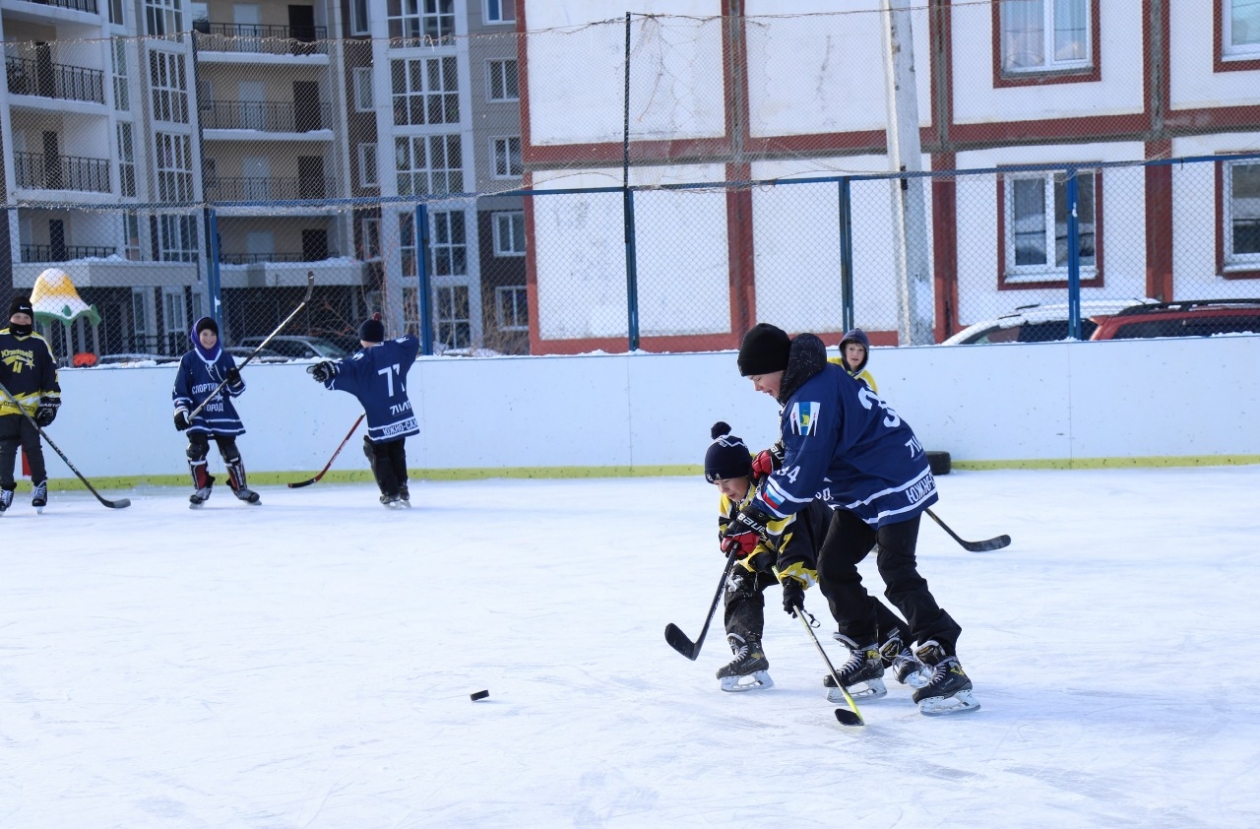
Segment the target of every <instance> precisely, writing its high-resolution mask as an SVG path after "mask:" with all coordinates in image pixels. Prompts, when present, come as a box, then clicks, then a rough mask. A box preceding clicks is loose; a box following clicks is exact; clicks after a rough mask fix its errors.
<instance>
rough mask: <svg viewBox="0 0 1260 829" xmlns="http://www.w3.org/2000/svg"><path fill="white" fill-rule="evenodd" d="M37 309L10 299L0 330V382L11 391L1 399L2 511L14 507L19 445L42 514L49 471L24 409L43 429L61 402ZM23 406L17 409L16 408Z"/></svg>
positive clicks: (35, 504) (22, 300)
mask: <svg viewBox="0 0 1260 829" xmlns="http://www.w3.org/2000/svg"><path fill="white" fill-rule="evenodd" d="M34 315H35V311H34V309H33V308H32V307H31V299H30V297H28V296H26V295H25V294H20V295H18V296H15V297H13V299H12V301H10V303H9V326H8V327H7V328H5V329H4V330H2V331H0V354H3V355H4V359H3V360H0V383H2V384H3V385H4V387H5V388H6V389H8V390H9V394H11V395H13V398H14V400H16V401H17V404H15V403H14V402H13V401H12V400H10V399H9V398H8V396H3V397H0V515H3V514H4V512H5V510H7V509H8V508H9V507H11V506H13V490H14V488H15V487H16V486H17V482H16V481H15V480H14V478H13V471H14V467H15V466H16V464H17V448H18V444H19V443H20V444H21V445H22V452H23V453H24V454H25V455H26V462H27V463H28V464H30V467H31V506H32V507H34V508H35V510H36V512H43V511H44V506H45V505H46V504H47V503H48V472H47V469H46V467H45V466H44V449H43V447H42V446H41V445H40V442H39V430H37V429H36V428H35V427H34V426H32V425H31V422H30V421H29V420H27V419H26V415H24V414H22V412H23V410H25V412H26V413H27V414H29V415H31V416H32V417H33V418H35V422H36V423H38V424H39V425H40V428H44V427H46V426H49V425H50V424H52V422H53V419H54V418H56V417H57V409H58V407H59V406H61V386H60V385H59V383H58V377H57V360H56V358H55V357H53V354H52V349H51V348H49V346H48V341H47V340H45V339H44V338H43V337H41V336H40V335H39V334H36V333H35V316H34ZM19 405H20V406H21V408H18V406H19Z"/></svg>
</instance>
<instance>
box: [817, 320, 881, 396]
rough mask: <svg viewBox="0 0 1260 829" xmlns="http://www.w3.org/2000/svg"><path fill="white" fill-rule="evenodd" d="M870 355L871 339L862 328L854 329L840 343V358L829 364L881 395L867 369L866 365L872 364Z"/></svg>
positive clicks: (830, 360)
mask: <svg viewBox="0 0 1260 829" xmlns="http://www.w3.org/2000/svg"><path fill="white" fill-rule="evenodd" d="M870 354H871V341H870V338H869V337H867V336H866V332H865V331H863V330H862V329H861V328H854V329H853V330H852V331H850V332H849V333H847V334H845V335H844V339H842V340H841V341H840V356H839V357H831V358H829V359H828V360H827V362H829V363H835V364H836V365H838V366H840V367H841V368H842V369H844V370H845V371H847V372H849V376H850V377H856V378H857V379H858V380H861V381H862V382H863V383H865V384H866V385H867V386H869V387H870V390H871V391H873V392H875V393H876V394H879V386H877V385H875V378H874V377H873V376H872V375H871V372H870V371H869V370H867V368H866V364H867V363H868V362H870Z"/></svg>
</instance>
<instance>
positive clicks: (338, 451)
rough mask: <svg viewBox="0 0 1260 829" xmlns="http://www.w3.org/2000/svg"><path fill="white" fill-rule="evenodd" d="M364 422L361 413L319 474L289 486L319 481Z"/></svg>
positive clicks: (294, 487)
mask: <svg viewBox="0 0 1260 829" xmlns="http://www.w3.org/2000/svg"><path fill="white" fill-rule="evenodd" d="M362 422H363V415H359V419H358V420H356V421H355V422H354V425H353V426H351V427H350V431H349V432H346V437H345V439H344V440H342V441H341V445H340V446H338V447H337V451H336V452H333V454H332V457H331V458H329V459H328V463H326V464H324V468H323V469H321V470H319V474H318V475H316V476H315V477H314V478H307V479H306V480H305V481H298V482H297V483H295V484H289V488H290V489H297V488H298V487H302V486H310V485H311V484H313V483H317V482H318V481H319V479H320V478H322V477H324V473H325V472H327V471H328V470H329V468H330V467H331V466H332V465H333V461H335V460H337V456H338V455H340V454H341V450H342V449H345V448H346V444H347V443H349V442H350V438H351V436H353V435H354V433H355V431H356V430H357V429H358V428H359V424H360V423H362Z"/></svg>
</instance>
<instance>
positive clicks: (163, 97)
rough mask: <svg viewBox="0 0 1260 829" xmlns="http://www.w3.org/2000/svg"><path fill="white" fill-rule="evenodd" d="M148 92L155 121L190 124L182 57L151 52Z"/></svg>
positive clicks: (178, 54)
mask: <svg viewBox="0 0 1260 829" xmlns="http://www.w3.org/2000/svg"><path fill="white" fill-rule="evenodd" d="M149 89H150V90H151V93H152V101H151V103H152V115H153V120H154V121H165V122H167V123H171V124H187V123H188V78H187V76H186V71H185V68H184V56H183V55H182V54H180V53H177V52H163V51H158V50H156V49H154V50H152V51H150V52H149Z"/></svg>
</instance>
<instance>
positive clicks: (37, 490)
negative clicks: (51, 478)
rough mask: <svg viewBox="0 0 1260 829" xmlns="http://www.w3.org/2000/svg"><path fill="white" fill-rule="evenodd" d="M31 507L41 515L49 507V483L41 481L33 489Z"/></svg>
mask: <svg viewBox="0 0 1260 829" xmlns="http://www.w3.org/2000/svg"><path fill="white" fill-rule="evenodd" d="M31 506H32V507H34V508H35V511H36V512H40V513H42V512H43V511H44V507H46V506H48V481H41V482H40V483H37V484H35V486H34V487H33V488H32V489H31Z"/></svg>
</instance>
